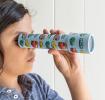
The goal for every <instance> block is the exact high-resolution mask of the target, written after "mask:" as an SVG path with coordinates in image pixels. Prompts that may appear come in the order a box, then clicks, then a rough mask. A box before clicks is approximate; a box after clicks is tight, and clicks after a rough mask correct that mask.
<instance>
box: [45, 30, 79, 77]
mask: <svg viewBox="0 0 105 100" xmlns="http://www.w3.org/2000/svg"><path fill="white" fill-rule="evenodd" d="M43 33H44V34H46V33H49V32H48V31H47V30H46V29H44V30H43ZM50 33H51V34H54V33H55V34H62V33H64V32H62V31H60V30H53V29H51V30H50ZM48 53H49V54H52V55H53V59H54V63H55V65H56V67H57V68H58V70H59V71H60V72H61V73H62V74H63V75H64V76H65V77H72V76H73V75H74V74H75V73H76V72H78V71H80V62H79V59H78V57H77V54H76V53H70V52H68V51H64V50H54V49H49V51H48Z"/></svg>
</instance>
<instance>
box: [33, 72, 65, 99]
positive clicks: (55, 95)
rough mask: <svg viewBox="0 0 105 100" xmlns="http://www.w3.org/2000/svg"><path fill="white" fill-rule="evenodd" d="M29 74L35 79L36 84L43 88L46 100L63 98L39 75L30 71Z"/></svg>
mask: <svg viewBox="0 0 105 100" xmlns="http://www.w3.org/2000/svg"><path fill="white" fill-rule="evenodd" d="M31 75H32V76H33V77H34V79H35V80H36V81H37V83H38V85H39V86H40V87H42V88H43V90H44V93H45V94H46V98H47V100H64V99H63V98H62V97H61V96H59V94H58V93H57V92H56V91H55V90H53V89H51V88H50V86H49V85H48V84H47V83H46V81H45V80H44V79H42V78H41V77H40V76H39V75H37V74H34V73H32V74H31Z"/></svg>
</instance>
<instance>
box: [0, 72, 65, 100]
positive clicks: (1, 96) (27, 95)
mask: <svg viewBox="0 0 105 100" xmlns="http://www.w3.org/2000/svg"><path fill="white" fill-rule="evenodd" d="M18 83H19V85H20V87H21V89H22V93H20V92H18V91H17V90H16V89H15V88H7V87H0V100H64V99H63V98H62V97H60V96H59V95H58V93H57V92H56V91H55V90H53V89H51V88H50V86H49V85H48V84H47V83H46V81H45V80H44V79H42V78H41V76H39V75H38V74H35V73H28V74H23V75H19V76H18Z"/></svg>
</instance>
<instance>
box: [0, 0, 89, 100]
mask: <svg viewBox="0 0 105 100" xmlns="http://www.w3.org/2000/svg"><path fill="white" fill-rule="evenodd" d="M32 31H33V30H32V20H31V16H30V14H29V12H28V10H27V9H26V8H25V7H24V6H23V5H22V4H19V3H17V2H15V1H14V0H0V100H64V99H63V98H62V97H60V96H59V95H58V93H57V92H56V91H54V90H52V89H51V88H50V86H49V85H48V84H47V83H46V82H45V80H43V79H42V78H41V77H40V76H39V75H37V74H35V73H30V72H31V70H32V65H33V61H34V57H35V53H34V49H32V48H30V49H29V48H27V49H23V48H20V47H19V46H18V44H17V37H18V35H19V33H20V32H21V33H22V32H23V33H24V34H29V33H31V32H32ZM43 33H44V34H46V33H49V32H48V31H47V30H46V29H44V30H43ZM50 33H51V34H54V33H55V34H61V33H62V32H61V31H60V30H53V29H52V30H50ZM48 53H49V54H52V55H53V58H54V62H55V65H56V67H57V68H58V70H59V71H60V72H61V73H62V75H63V76H64V78H65V80H66V82H67V84H68V87H69V90H70V92H71V95H72V99H73V100H91V97H90V95H89V92H88V90H87V87H86V84H85V81H84V78H83V73H82V71H81V69H80V64H79V60H78V58H77V55H76V54H75V53H69V52H67V51H57V50H53V49H50V50H49V51H48Z"/></svg>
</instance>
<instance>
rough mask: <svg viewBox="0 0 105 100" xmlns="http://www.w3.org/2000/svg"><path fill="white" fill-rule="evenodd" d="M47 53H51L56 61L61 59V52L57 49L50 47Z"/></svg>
mask: <svg viewBox="0 0 105 100" xmlns="http://www.w3.org/2000/svg"><path fill="white" fill-rule="evenodd" d="M48 53H49V54H52V55H53V57H54V60H56V61H58V62H59V61H60V60H61V54H60V53H59V52H58V51H57V50H54V49H50V50H49V51H48Z"/></svg>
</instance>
